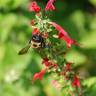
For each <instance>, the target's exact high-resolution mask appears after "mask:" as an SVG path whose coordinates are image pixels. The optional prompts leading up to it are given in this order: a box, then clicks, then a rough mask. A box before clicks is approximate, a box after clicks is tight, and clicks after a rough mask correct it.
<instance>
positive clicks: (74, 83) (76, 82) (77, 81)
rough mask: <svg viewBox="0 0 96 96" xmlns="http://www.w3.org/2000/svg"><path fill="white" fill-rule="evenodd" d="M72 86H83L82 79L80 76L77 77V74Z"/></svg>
mask: <svg viewBox="0 0 96 96" xmlns="http://www.w3.org/2000/svg"><path fill="white" fill-rule="evenodd" d="M72 86H73V87H80V86H81V84H80V80H79V79H78V77H77V76H76V75H75V76H74V78H73V81H72Z"/></svg>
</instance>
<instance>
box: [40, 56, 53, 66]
mask: <svg viewBox="0 0 96 96" xmlns="http://www.w3.org/2000/svg"><path fill="white" fill-rule="evenodd" d="M42 64H44V65H45V66H46V67H49V66H51V62H49V59H48V58H43V61H42Z"/></svg>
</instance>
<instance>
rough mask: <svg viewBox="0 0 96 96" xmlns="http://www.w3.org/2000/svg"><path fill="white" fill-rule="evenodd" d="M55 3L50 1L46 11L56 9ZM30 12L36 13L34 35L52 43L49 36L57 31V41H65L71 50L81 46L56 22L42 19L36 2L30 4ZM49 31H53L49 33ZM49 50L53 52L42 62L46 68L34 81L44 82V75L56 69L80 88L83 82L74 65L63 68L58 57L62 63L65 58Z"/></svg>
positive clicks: (67, 63) (68, 64)
mask: <svg viewBox="0 0 96 96" xmlns="http://www.w3.org/2000/svg"><path fill="white" fill-rule="evenodd" d="M54 1H55V0H49V1H48V3H47V5H46V7H45V11H48V10H55V9H56V8H55V6H54V5H53V3H54ZM29 11H31V12H36V19H33V20H31V25H32V28H33V31H32V35H36V34H40V35H42V38H43V39H44V41H50V42H51V43H52V41H51V40H50V38H49V37H52V36H50V35H49V34H50V33H52V32H53V31H54V30H55V31H57V34H56V36H57V39H58V40H63V41H64V42H66V45H67V48H70V47H71V46H72V44H74V45H77V46H78V45H79V44H78V43H77V42H76V41H75V40H73V39H72V38H71V37H70V36H69V35H68V33H67V32H66V31H65V30H64V29H63V28H62V27H61V26H60V25H58V24H57V23H55V22H52V21H51V20H49V18H48V17H47V19H46V18H43V19H42V18H41V17H42V14H41V13H42V10H41V7H39V6H38V4H37V2H36V1H34V2H31V3H30V4H29ZM43 17H44V16H43ZM38 25H39V27H38ZM42 26H43V27H42ZM54 28H55V29H54ZM49 29H50V30H51V31H49ZM53 35H54V34H53ZM45 45H46V44H45ZM55 48H56V47H55ZM49 50H52V52H51V51H50V52H51V53H49V51H48V52H47V54H46V56H45V57H43V60H42V64H43V65H44V66H45V68H44V69H43V70H41V71H40V72H39V73H35V74H34V76H33V80H37V79H40V80H42V78H43V75H44V74H45V73H46V72H47V70H51V69H55V72H56V73H58V74H59V75H60V76H62V77H63V78H64V80H68V82H71V85H72V87H78V88H80V87H81V82H80V80H79V78H78V76H77V75H76V74H75V73H74V71H73V69H72V64H73V63H71V62H63V65H62V66H61V65H60V64H59V59H58V57H60V58H62V61H63V57H62V56H61V55H60V56H59V55H58V54H57V55H56V56H55V57H56V58H55V57H54V55H53V54H56V52H53V51H54V50H55V49H52V48H50V47H49ZM60 50H61V49H60ZM50 54H51V55H50ZM40 55H41V54H40ZM52 56H53V58H54V60H55V61H56V62H55V61H54V60H52V59H53V58H51V57H52ZM49 57H50V59H49ZM64 59H65V58H64ZM53 83H54V84H55V85H58V86H59V84H57V81H56V82H55V81H53ZM59 87H60V86H59ZM60 88H61V87H60Z"/></svg>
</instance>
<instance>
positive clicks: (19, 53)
mask: <svg viewBox="0 0 96 96" xmlns="http://www.w3.org/2000/svg"><path fill="white" fill-rule="evenodd" d="M29 48H30V44H29V45H27V46H26V47H24V48H22V49H21V50H20V51H19V52H18V55H23V54H26V53H27V52H28V50H29Z"/></svg>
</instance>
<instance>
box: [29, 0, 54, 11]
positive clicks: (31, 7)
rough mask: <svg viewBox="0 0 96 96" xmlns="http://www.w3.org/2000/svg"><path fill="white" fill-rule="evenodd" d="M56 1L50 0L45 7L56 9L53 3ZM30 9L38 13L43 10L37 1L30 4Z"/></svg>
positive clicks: (46, 8) (46, 9)
mask: <svg viewBox="0 0 96 96" xmlns="http://www.w3.org/2000/svg"><path fill="white" fill-rule="evenodd" d="M54 1H55V0H49V1H48V3H47V5H46V7H45V11H48V10H55V6H54V5H53V3H54ZM29 11H31V12H36V13H38V12H40V11H41V8H40V7H39V6H38V4H37V2H36V1H34V2H31V3H30V4H29Z"/></svg>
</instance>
